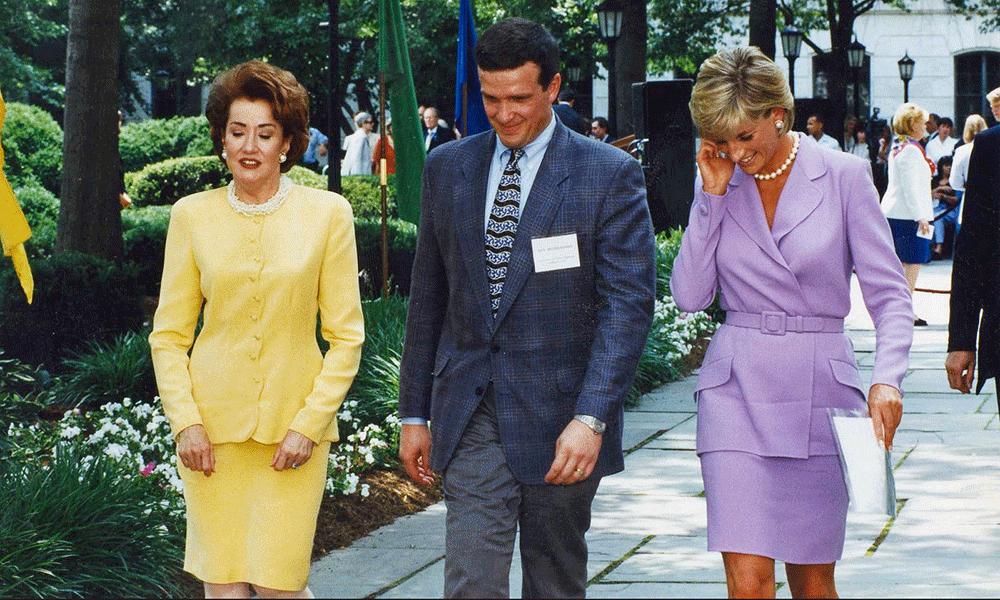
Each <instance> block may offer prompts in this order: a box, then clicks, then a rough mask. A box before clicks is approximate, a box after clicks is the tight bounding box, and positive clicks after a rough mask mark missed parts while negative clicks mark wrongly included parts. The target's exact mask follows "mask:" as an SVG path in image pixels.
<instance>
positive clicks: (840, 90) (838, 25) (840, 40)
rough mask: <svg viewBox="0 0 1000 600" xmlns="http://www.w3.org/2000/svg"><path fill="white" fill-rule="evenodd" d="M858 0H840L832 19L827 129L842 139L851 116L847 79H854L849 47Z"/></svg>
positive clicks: (835, 136) (825, 127)
mask: <svg viewBox="0 0 1000 600" xmlns="http://www.w3.org/2000/svg"><path fill="white" fill-rule="evenodd" d="M828 2H833V0H828ZM854 20H855V14H854V3H853V1H852V0H837V16H836V19H834V20H831V22H830V54H831V56H830V63H829V65H830V72H829V73H828V74H827V90H828V92H829V94H828V95H829V99H830V114H828V115H826V119H827V121H826V123H824V127H823V131H824V132H825V133H826V134H828V135H830V136H832V137H834V138H836V139H837V140H840V138H841V137H842V136H843V133H844V118H845V117H846V116H847V82H848V81H851V79H850V78H851V69H850V67H849V66H848V64H847V47H848V46H849V45H850V44H851V33H852V32H853V31H854Z"/></svg>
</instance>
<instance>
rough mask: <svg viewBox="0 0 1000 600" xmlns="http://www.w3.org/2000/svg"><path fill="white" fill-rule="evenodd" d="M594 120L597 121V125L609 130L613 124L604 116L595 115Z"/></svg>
mask: <svg viewBox="0 0 1000 600" xmlns="http://www.w3.org/2000/svg"><path fill="white" fill-rule="evenodd" d="M592 122H593V123H597V126H598V127H600V128H601V129H604V130H607V129H608V127H609V126H610V125H611V123H608V120H607V119H605V118H604V117H594V118H593V121H592Z"/></svg>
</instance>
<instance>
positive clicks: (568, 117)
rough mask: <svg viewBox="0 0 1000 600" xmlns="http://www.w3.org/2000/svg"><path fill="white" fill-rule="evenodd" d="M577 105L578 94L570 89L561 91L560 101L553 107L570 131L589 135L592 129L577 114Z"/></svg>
mask: <svg viewBox="0 0 1000 600" xmlns="http://www.w3.org/2000/svg"><path fill="white" fill-rule="evenodd" d="M575 104H576V92H574V91H573V90H571V89H569V88H563V89H562V90H560V91H559V101H558V102H556V103H555V104H553V105H552V110H554V111H556V116H557V117H559V120H560V121H562V124H563V125H565V126H566V127H569V128H570V130H572V131H575V132H577V133H579V134H580V135H583V136H586V135H589V134H590V129H589V128H588V127H587V121H586V120H584V118H583V117H581V116H580V113H578V112H576V109H575V108H574V105H575Z"/></svg>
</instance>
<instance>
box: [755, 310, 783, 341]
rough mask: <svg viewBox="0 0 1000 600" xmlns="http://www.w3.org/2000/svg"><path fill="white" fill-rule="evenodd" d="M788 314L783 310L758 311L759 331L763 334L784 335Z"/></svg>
mask: <svg viewBox="0 0 1000 600" xmlns="http://www.w3.org/2000/svg"><path fill="white" fill-rule="evenodd" d="M787 321H788V315H786V314H785V313H783V312H778V311H772V310H765V311H763V312H761V313H760V332H761V333H763V334H765V335H785V331H786V329H785V328H786V326H787Z"/></svg>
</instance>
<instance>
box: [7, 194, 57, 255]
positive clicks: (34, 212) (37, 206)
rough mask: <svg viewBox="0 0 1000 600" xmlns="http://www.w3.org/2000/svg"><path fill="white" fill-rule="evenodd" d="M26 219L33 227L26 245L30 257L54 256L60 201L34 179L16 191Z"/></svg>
mask: <svg viewBox="0 0 1000 600" xmlns="http://www.w3.org/2000/svg"><path fill="white" fill-rule="evenodd" d="M14 195H15V196H16V197H17V201H18V204H20V205H21V210H22V211H24V217H25V218H26V219H27V220H28V225H30V226H31V239H29V240H28V242H27V243H26V244H25V248H26V249H27V251H28V256H29V257H31V258H44V257H47V256H52V250H53V248H54V247H55V243H56V225H57V223H58V221H59V199H58V198H56V196H55V194H53V193H52V192H50V191H49V190H47V189H45V188H44V187H42V185H41V184H40V183H38V181H37V180H35V179H34V178H29V179H28V180H27V182H25V183H24V184H23V185H21V186H19V187H18V188H17V189H15V190H14Z"/></svg>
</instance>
